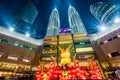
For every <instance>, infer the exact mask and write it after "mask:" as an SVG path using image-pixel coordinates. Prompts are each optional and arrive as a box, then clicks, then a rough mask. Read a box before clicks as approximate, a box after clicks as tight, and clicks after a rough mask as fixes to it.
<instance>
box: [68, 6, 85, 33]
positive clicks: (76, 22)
mask: <svg viewBox="0 0 120 80" xmlns="http://www.w3.org/2000/svg"><path fill="white" fill-rule="evenodd" d="M68 20H69V25H70V28H71V30H72V33H73V34H74V33H86V30H85V27H84V25H83V22H82V20H81V18H80V16H79V14H78V12H77V11H76V9H75V8H74V7H72V6H69V9H68Z"/></svg>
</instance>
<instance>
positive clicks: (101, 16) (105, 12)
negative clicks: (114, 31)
mask: <svg viewBox="0 0 120 80" xmlns="http://www.w3.org/2000/svg"><path fill="white" fill-rule="evenodd" d="M90 11H91V13H92V14H93V15H94V16H95V18H96V19H97V20H98V21H100V22H101V23H102V24H106V25H112V24H113V19H114V18H115V17H119V16H120V13H119V12H120V7H119V5H115V4H113V3H110V2H98V3H95V4H92V5H91V6H90Z"/></svg>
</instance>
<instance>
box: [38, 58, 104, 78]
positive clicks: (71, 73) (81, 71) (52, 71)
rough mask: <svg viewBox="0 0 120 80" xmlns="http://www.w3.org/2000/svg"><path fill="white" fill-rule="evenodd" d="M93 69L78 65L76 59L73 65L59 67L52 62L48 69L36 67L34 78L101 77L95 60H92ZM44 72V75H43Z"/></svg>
mask: <svg viewBox="0 0 120 80" xmlns="http://www.w3.org/2000/svg"><path fill="white" fill-rule="evenodd" d="M92 64H93V67H94V69H90V68H87V67H84V66H79V62H78V60H75V61H74V66H70V67H69V66H66V67H64V68H65V69H64V68H63V67H60V66H55V65H54V64H53V62H51V63H50V67H49V69H46V70H43V71H42V72H41V71H40V66H38V67H37V71H36V78H37V80H52V79H55V80H58V78H59V79H60V80H71V79H72V80H75V79H78V80H80V79H102V78H103V77H102V74H101V71H100V69H99V67H98V65H97V63H96V62H93V63H92ZM64 70H65V71H66V72H67V75H62V72H63V71H64ZM44 74H45V75H44Z"/></svg>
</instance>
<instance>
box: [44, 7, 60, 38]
mask: <svg viewBox="0 0 120 80" xmlns="http://www.w3.org/2000/svg"><path fill="white" fill-rule="evenodd" d="M59 28H60V19H59V12H58V10H57V8H54V9H53V11H52V13H51V15H50V18H49V22H48V28H47V33H46V36H56V35H58V34H59Z"/></svg>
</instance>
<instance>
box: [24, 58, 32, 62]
mask: <svg viewBox="0 0 120 80" xmlns="http://www.w3.org/2000/svg"><path fill="white" fill-rule="evenodd" d="M23 61H24V62H31V60H30V59H27V58H24V59H23Z"/></svg>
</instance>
